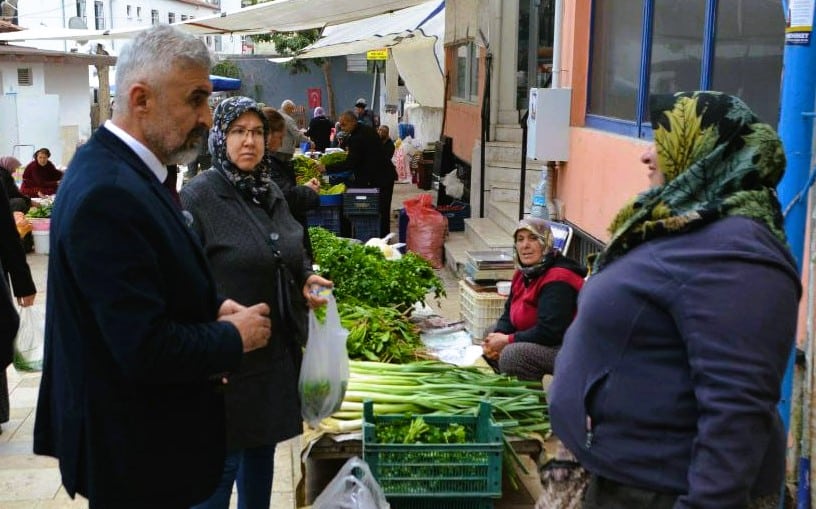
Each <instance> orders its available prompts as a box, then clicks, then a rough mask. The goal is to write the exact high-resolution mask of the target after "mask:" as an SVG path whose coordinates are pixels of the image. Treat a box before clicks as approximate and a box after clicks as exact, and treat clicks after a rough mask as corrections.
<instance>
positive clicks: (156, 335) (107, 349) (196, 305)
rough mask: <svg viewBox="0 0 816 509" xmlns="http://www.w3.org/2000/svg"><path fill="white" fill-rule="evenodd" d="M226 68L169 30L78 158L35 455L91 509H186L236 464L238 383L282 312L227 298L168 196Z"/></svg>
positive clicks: (135, 63) (69, 191)
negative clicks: (229, 420) (50, 460)
mask: <svg viewBox="0 0 816 509" xmlns="http://www.w3.org/2000/svg"><path fill="white" fill-rule="evenodd" d="M210 66H211V61H210V56H209V53H208V51H207V48H206V47H205V46H204V44H203V43H202V42H201V41H199V40H198V39H196V38H195V37H194V36H192V35H189V34H185V33H183V32H181V31H179V30H177V29H174V28H171V27H169V26H167V25H158V26H155V27H152V28H151V29H149V30H146V31H144V32H142V33H141V34H140V35H139V36H137V37H136V38H135V39H134V41H133V42H132V43H131V44H130V45H129V46H127V47H126V48H124V49H123V51H122V52H121V54H120V56H119V59H118V62H117V66H116V84H117V89H118V90H117V97H116V109H115V111H114V114H113V119H112V120H110V121H108V122H106V123H105V125H104V127H101V128H99V129H98V130H97V131H96V133H95V134H94V136H93V137H92V138H91V140H90V141H89V142H88V143H86V144H85V145H84V146H83V147H82V148H81V149H80V150H79V151H78V152H77V154H76V156H75V157H74V159H73V161H72V162H71V164H70V166H69V168H68V171H67V172H66V176H65V179H64V180H63V182H62V184H61V185H60V191H59V199H58V200H57V201H56V205H55V208H54V211H53V214H52V217H51V247H50V258H49V265H48V296H47V299H48V303H47V306H46V307H47V309H46V333H45V334H46V335H45V348H46V353H45V366H44V369H43V376H42V382H41V385H40V397H39V401H38V402H37V416H36V422H35V426H34V452H35V453H37V454H45V455H49V456H54V457H56V458H58V459H59V463H60V472H61V473H62V482H63V484H64V485H65V488H66V490H67V492H68V494H69V495H71V496H72V497H73V496H74V495H75V494H76V493H79V494H81V495H83V496H85V497H87V498H88V499H89V501H90V508H91V509H94V508H116V509H121V508H134V509H135V508H147V507H150V508H161V509H181V508H187V507H189V506H191V505H192V504H194V503H196V502H199V501H202V500H204V499H206V498H207V497H208V496H209V495H210V494H211V493H212V492H213V491H214V490H215V487H216V485H217V482H218V480H219V478H220V475H221V471H222V468H223V463H224V455H225V444H224V436H225V433H224V402H223V395H222V393H221V391H220V389H219V387H220V384H221V381H222V377H224V376H226V375H225V373H228V372H230V371H232V370H235V369H237V368H238V366H239V364H240V362H241V356H242V353H243V352H247V351H251V350H254V349H257V348H259V347H262V346H264V345H265V344H266V343H267V341H268V338H269V333H270V323H269V318H268V315H269V307H268V306H267V305H266V304H256V305H254V306H251V307H244V306H242V305H240V304H238V303H237V302H234V301H231V300H224V299H222V298H220V297H218V296H217V295H216V286H215V282H214V281H213V278H212V275H211V274H210V270H209V268H208V266H207V262H206V259H205V256H204V253H203V252H202V250H201V247H200V244H199V243H198V241H197V239H196V237H195V235H194V233H193V232H192V230H191V229H190V228H189V227H188V225H187V223H186V220H185V215H184V214H182V211H181V209H180V207H179V206H178V205H177V204H176V203H175V202H174V201H173V198H172V196H171V193H170V191H169V190H168V189H167V188H166V187H165V186H163V181H164V179H165V177H166V175H167V169H166V165H172V164H178V163H182V162H184V161H188V160H190V159H191V158H192V156H194V155H195V154H196V153H197V151H198V145H197V143H198V142H199V140H201V138H202V133H203V132H204V131H205V130H206V129H207V128H209V126H210V122H211V120H210V119H211V117H210V111H209V107H208V104H207V99H208V97H209V96H210V93H211V91H212V86H211V84H210V81H209V69H210Z"/></svg>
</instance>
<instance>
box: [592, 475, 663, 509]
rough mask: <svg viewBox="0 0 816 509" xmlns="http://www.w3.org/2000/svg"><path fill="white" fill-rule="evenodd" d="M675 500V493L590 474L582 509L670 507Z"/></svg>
mask: <svg viewBox="0 0 816 509" xmlns="http://www.w3.org/2000/svg"><path fill="white" fill-rule="evenodd" d="M676 500H677V495H672V494H668V493H658V492H656V491H650V490H644V489H640V488H635V487H632V486H626V485H624V484H620V483H618V482H615V481H611V480H609V479H605V478H603V477H599V476H597V475H592V476H591V477H590V479H589V486H587V490H586V495H585V496H584V505H583V507H582V509H672V507H674V502H675V501H676Z"/></svg>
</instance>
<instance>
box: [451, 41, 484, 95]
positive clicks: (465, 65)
mask: <svg viewBox="0 0 816 509" xmlns="http://www.w3.org/2000/svg"><path fill="white" fill-rule="evenodd" d="M454 55H455V58H456V66H455V67H454V72H455V73H456V76H455V78H454V80H453V83H454V86H455V88H454V89H453V97H455V98H457V99H459V100H462V101H468V102H477V101H478V100H479V54H478V52H477V49H476V45H475V44H474V43H472V42H468V43H465V44H461V45H459V46H456V47H455V48H454Z"/></svg>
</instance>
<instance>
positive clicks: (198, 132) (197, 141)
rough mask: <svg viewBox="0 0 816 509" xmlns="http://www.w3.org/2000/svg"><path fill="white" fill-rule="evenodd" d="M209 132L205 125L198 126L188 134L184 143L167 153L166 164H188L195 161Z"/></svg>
mask: <svg viewBox="0 0 816 509" xmlns="http://www.w3.org/2000/svg"><path fill="white" fill-rule="evenodd" d="M206 134H207V129H206V128H205V127H201V126H199V127H196V128H195V129H193V130H192V131H190V133H189V134H188V135H187V139H186V140H185V141H184V144H183V145H181V146H180V147H178V148H176V149H175V150H173V151H171V152H170V153H168V154H167V163H166V164H188V163H190V162H192V161H195V159H196V157H198V154H199V153H200V152H201V146H202V145H203V144H204V139H205V138H204V137H205V135H206Z"/></svg>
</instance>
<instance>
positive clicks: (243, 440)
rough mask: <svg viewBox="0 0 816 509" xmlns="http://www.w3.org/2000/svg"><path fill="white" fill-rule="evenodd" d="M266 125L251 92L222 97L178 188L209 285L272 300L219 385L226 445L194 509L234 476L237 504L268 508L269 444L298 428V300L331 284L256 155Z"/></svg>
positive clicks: (315, 301) (213, 504) (301, 311)
mask: <svg viewBox="0 0 816 509" xmlns="http://www.w3.org/2000/svg"><path fill="white" fill-rule="evenodd" d="M267 134H268V127H267V122H266V117H265V116H264V113H263V112H262V111H261V109H260V107H259V106H258V104H257V103H256V102H255V101H253V100H252V99H250V98H248V97H240V96H238V97H229V98H227V99H225V100H224V101H223V102H221V103H220V104H219V105H218V106H217V107H216V108H215V113H214V120H213V127H212V130H211V131H210V142H209V145H210V153H211V154H212V156H213V168H212V169H211V170H208V171H205V172H203V173H201V174H200V175H198V176H197V177H196V178H194V179H193V180H191V181H190V183H189V184H187V185H186V186H185V187H184V188H182V190H181V199H182V203H183V204H184V207H185V209H186V210H187V211H188V212H189V213H190V214H191V215H192V218H193V221H192V228H193V230H194V231H195V232H196V233H197V235H198V237H199V238H200V239H201V242H202V244H203V245H204V251H205V252H206V254H207V259H208V261H209V263H210V266H211V267H212V270H213V275H214V277H215V280H216V282H217V284H218V290H219V291H220V292H221V293H222V294H224V295H227V296H229V297H230V298H233V299H235V300H236V301H238V302H257V301H262V302H267V303H269V304H270V306H271V307H272V309H273V313H272V317H273V320H272V331H273V332H272V339H271V340H270V342H269V345H268V346H266V347H265V348H261V349H258V350H255V351H253V352H251V353H247V354H246V355H244V358H243V360H242V362H241V368H240V369H239V370H238V371H236V372H234V373H232V374H231V376H230V377H229V383H228V384H227V385H226V386H225V387H224V389H225V391H224V392H225V398H226V402H227V406H226V416H227V434H226V436H227V447H228V450H229V453H228V455H227V461H226V464H225V465H224V471H223V474H222V478H221V482H220V484H219V486H218V489H217V490H216V491H215V493H213V494H212V496H211V497H210V498H209V500H207V501H205V502H203V503H201V504H198V505H196V506H194V507H195V509H227V508H228V507H229V504H230V496H231V495H232V486H233V483H235V482H237V486H238V507H242V508H245V509H268V508H269V500H270V494H271V490H272V475H273V472H274V459H275V445H276V444H277V443H278V442H280V441H282V440H286V439H288V438H291V437H294V436H296V435H299V434H300V433H301V432H302V430H303V422H302V418H301V412H300V402H299V399H298V390H297V381H298V376H299V369H300V360H301V349H302V346H303V345H304V344H305V342H306V337H307V325H306V324H307V320H306V319H307V308H306V305H307V304H308V305H309V306H311V307H317V306H322V305H323V304H325V303H326V299H325V298H323V297H319V296H318V295H316V294H314V293H312V292H311V289H312V288H313V286H324V287H330V286H331V282H330V281H328V280H326V279H323V278H321V277H320V276H318V275H316V274H314V273H312V271H311V260H310V259H309V258H308V257H307V256H306V254H305V252H304V249H303V235H304V231H303V228H301V227H300V225H299V224H298V223H297V221H296V220H295V219H294V218H293V217H292V215H291V214H290V212H289V207H288V206H287V204H286V200H285V199H284V196H283V193H281V190H280V189H278V186H277V185H275V183H274V182H273V181H272V180H271V177H270V175H269V170H268V168H267V167H266V165H264V164H263V162H262V160H263V156H264V142H265V140H266V136H267ZM282 275H285V276H283V277H282Z"/></svg>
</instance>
